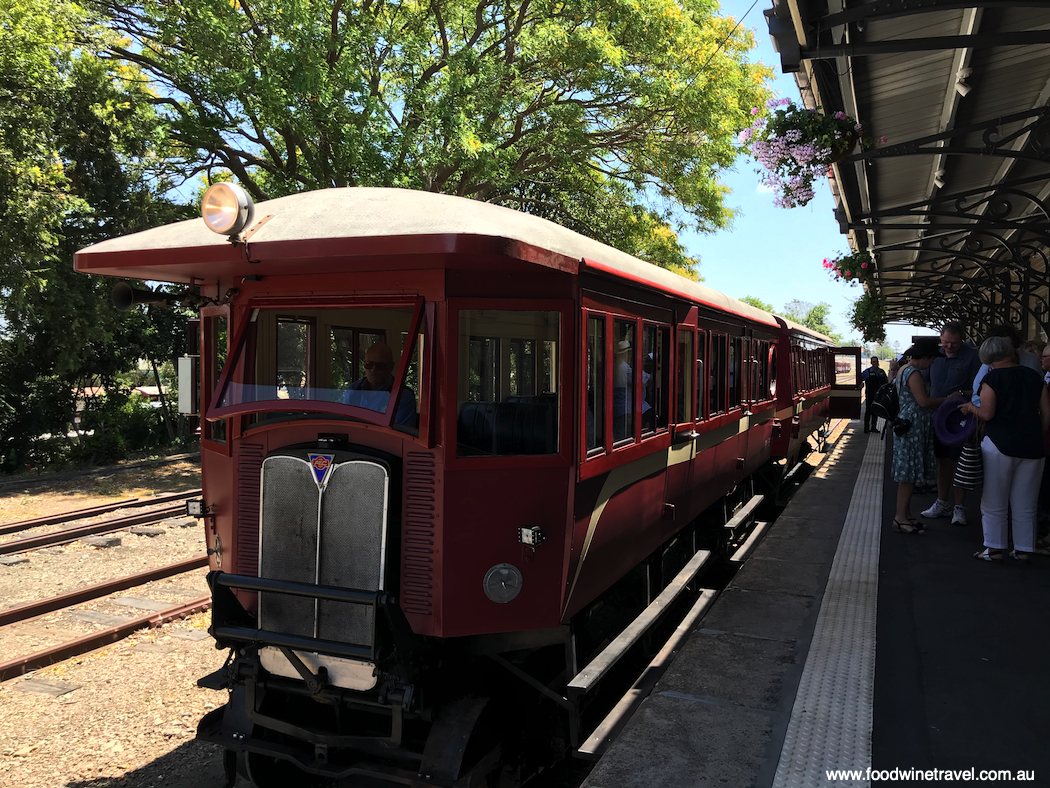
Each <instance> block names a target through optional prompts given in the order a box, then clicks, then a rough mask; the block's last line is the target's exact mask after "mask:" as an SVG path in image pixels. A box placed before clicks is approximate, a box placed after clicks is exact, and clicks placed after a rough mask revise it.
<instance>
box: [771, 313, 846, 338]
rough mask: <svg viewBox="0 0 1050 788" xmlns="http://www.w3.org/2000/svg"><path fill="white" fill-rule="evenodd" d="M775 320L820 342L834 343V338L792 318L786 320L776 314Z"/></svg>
mask: <svg viewBox="0 0 1050 788" xmlns="http://www.w3.org/2000/svg"><path fill="white" fill-rule="evenodd" d="M777 320H779V321H780V322H782V323H783V324H784V325H785V326H787V327H788V328H789V329H791V330H792V331H797V332H798V333H800V334H805V335H806V336H808V337H812V338H813V339H816V340H819V341H820V342H824V343H826V344H828V345H834V344H836V343H835V340H834V339H832V338H831V337H828V336H824V334H821V333H820V332H819V331H814V330H813V329H812V328H807V327H806V326H803V325H801V324H799V323H796V322H794V321H793V320H788V319H787V318H786V317H781V316H780V315H777Z"/></svg>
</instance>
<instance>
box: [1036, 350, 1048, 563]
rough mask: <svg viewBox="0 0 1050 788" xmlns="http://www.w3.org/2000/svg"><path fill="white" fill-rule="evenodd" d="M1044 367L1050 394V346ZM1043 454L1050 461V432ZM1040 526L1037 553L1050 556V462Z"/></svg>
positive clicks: (1041, 500) (1041, 499)
mask: <svg viewBox="0 0 1050 788" xmlns="http://www.w3.org/2000/svg"><path fill="white" fill-rule="evenodd" d="M1040 360H1041V361H1042V366H1043V388H1045V389H1047V391H1048V392H1050V344H1048V345H1046V346H1045V347H1044V348H1043V352H1042V353H1041V354H1040ZM1043 454H1045V455H1046V457H1047V458H1048V459H1050V431H1048V432H1044V433H1043ZM1038 513H1039V525H1038V526H1037V528H1038V533H1037V536H1036V540H1035V551H1036V552H1037V553H1039V554H1040V555H1050V462H1047V463H1044V464H1043V480H1042V483H1041V484H1040V485H1039V509H1038Z"/></svg>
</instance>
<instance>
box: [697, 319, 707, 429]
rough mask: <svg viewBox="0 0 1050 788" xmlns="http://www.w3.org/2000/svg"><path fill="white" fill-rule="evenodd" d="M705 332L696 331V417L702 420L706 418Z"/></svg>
mask: <svg viewBox="0 0 1050 788" xmlns="http://www.w3.org/2000/svg"><path fill="white" fill-rule="evenodd" d="M706 358H707V332H706V331H697V332H696V418H697V420H698V421H703V420H704V419H706V418H707V398H706V394H707V369H706V367H705V360H706Z"/></svg>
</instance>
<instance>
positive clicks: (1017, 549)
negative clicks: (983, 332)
mask: <svg viewBox="0 0 1050 788" xmlns="http://www.w3.org/2000/svg"><path fill="white" fill-rule="evenodd" d="M981 361H983V362H984V363H985V364H990V365H991V367H992V369H991V371H990V372H989V373H988V374H987V375H985V376H984V380H983V381H982V382H981V391H980V395H981V404H980V407H978V406H976V405H974V404H973V403H972V402H965V403H963V404H962V405H960V406H959V410H961V411H963V412H964V413H972V414H974V415H976V416H977V417H978V418H980V419H981V420H982V421H984V422H985V436H984V439H983V440H982V441H981V457H982V459H983V461H984V491H983V493H982V495H981V523H982V525H983V527H984V549H983V550H979V551H977V552H976V553H974V558H979V559H981V560H983V561H1001V560H1002V558H1003V554H1004V552H1005V551H1006V549H1007V548H1008V547H1009V531H1010V525H1009V524H1010V523H1011V522H1012V523H1013V536H1014V549H1013V550H1011V551H1010V556H1011V557H1012V558H1016V559H1018V560H1027V558H1028V556H1029V554H1031V553H1033V552H1035V532H1036V511H1037V508H1038V501H1039V483H1040V481H1041V479H1042V476H1043V466H1044V465H1045V464H1046V455H1045V453H1044V449H1043V434H1044V433H1045V432H1046V431H1047V429H1048V428H1050V393H1048V392H1047V390H1046V386H1045V385H1044V384H1043V382H1042V381H1041V380H1040V379H1039V375H1038V373H1036V372H1035V371H1033V370H1031V369H1029V368H1028V367H1022V366H1020V365H1019V364H1018V363H1017V350H1016V349H1015V348H1014V345H1013V343H1012V342H1011V341H1010V340H1009V339H1008V338H1007V337H989V338H988V339H986V340H985V341H984V343H983V344H982V345H981ZM1008 515H1009V516H1008Z"/></svg>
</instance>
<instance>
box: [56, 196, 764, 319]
mask: <svg viewBox="0 0 1050 788" xmlns="http://www.w3.org/2000/svg"><path fill="white" fill-rule="evenodd" d="M267 216H270V217H272V218H270V219H269V220H268V221H266V223H265V224H262V226H261V227H259V228H258V229H257V230H256V232H255V233H254V234H253V235H252V236H251V239H250V243H251V251H252V257H253V258H254V259H259V258H265V257H267V247H277V246H279V247H280V248H282V249H288V248H289V244H290V243H294V242H302V241H311V242H316V241H326V240H327V241H337V240H338V241H342V240H347V241H349V240H353V239H364V238H388V237H389V238H394V237H398V238H411V237H413V236H420V237H423V236H426V237H429V238H433V237H435V236H444V237H449V236H480V237H488V238H495V239H507V240H511V241H517V242H520V243H523V244H527V245H529V246H532V247H536V248H539V249H542V250H546V251H548V252H554V253H556V254H558V255H562V256H563V257H566V258H570V259H571V260H574V261H575V262H576V263H577V264H579V263H580V262H582V263H583V264H584V266H585V267H590V268H591V269H593V270H596V271H600V272H603V273H608V274H612V275H614V276H615V275H619V276H621V277H623V278H626V279H628V280H630V281H632V282H634V283H638V284H643V285H649V286H651V287H654V288H656V289H659V290H663V291H667V292H672V293H675V294H678V295H681V296H684V297H687V298H690V299H692V300H695V301H698V302H701V303H706V304H709V305H711V306H714V307H716V308H720V309H723V310H726V311H729V312H733V313H735V314H738V315H740V316H742V317H745V318H748V319H750V320H753V321H755V322H758V323H764V324H766V325H772V326H775V325H777V324H776V321H775V320H774V318H773V317H772V316H771V315H769V314H767V313H766V312H763V311H762V310H760V309H756V308H754V307H752V306H750V305H749V304H745V303H743V302H741V301H737V300H736V299H734V298H730V297H729V296H727V295H724V294H723V293H719V292H717V291H715V290H712V289H711V288H709V287H705V286H704V285H701V284H698V283H696V282H693V281H691V280H689V279H686V278H685V277H682V276H679V275H677V274H675V273H672V272H671V271H668V270H666V269H663V268H660V267H658V266H656V265H652V264H650V263H646V262H644V261H642V260H639V259H638V258H636V257H632V256H631V255H629V254H626V253H625V252H621V251H619V250H618V249H614V248H612V247H611V246H607V245H606V244H603V243H601V242H599V241H595V240H594V239H592V238H587V237H586V236H583V235H580V234H579V233H576V232H573V231H572V230H569V229H566V228H565V227H562V226H560V225H558V224H555V223H554V222H551V221H548V220H546V219H542V218H539V217H537V216H531V215H529V214H525V213H521V212H520V211H515V210H513V209H510V208H504V207H502V206H499V205H493V204H491V203H485V202H480V201H477V200H469V199H466V198H463V197H455V196H451V195H446V194H437V193H434V192H424V191H413V190H409V189H382V188H367V187H355V188H345V189H320V190H317V191H311V192H303V193H301V194H293V195H289V196H287V197H278V198H276V199H273V200H267V201H265V202H261V203H258V204H257V205H256V206H255V221H256V222H258V221H259V220H260V219H263V218H264V217H267ZM230 247H231V244H230V242H229V241H228V240H227V239H226V238H225V237H224V236H220V235H217V234H216V233H213V232H211V231H210V230H209V229H208V228H207V227H206V226H205V224H204V221H203V220H202V219H200V218H196V219H188V220H186V221H182V222H176V223H174V224H168V225H164V226H162V227H155V228H153V229H151V230H144V231H142V232H139V233H134V234H132V235H126V236H122V237H119V238H113V239H110V240H108V241H102V242H101V243H97V244H94V245H93V246H89V247H87V248H86V249H83V250H81V251H80V252H78V253H77V255H76V261H75V265H76V268H77V270H80V271H90V272H93V273H106V274H110V275H115V276H136V273H132V272H131V271H129V270H124V271H123V272H122V271H121V270H120V269H130V268H133V267H134V269H135V271H136V272H137V273H138V277H139V278H143V275H142V274H141V270H142V269H141V267H137V266H132V265H129V255H135V256H136V257H138V256H139V255H138V254H137V253H147V254H148V253H154V254H156V253H161V252H171V251H175V250H185V251H186V252H187V253H189V256H193V257H197V256H199V257H200V258H201V259H202V260H203V259H218V257H219V256H223V257H228V254H229V250H230ZM420 251H422V250H420ZM107 257H108V258H110V259H111V260H112V263H111V264H110V263H109V261H107V259H106V258H107ZM164 257H165V258H167V255H165V256H164ZM536 262H538V263H540V264H542V263H543V262H544V261H543V260H537V261H536ZM578 270H579V269H577V272H578ZM145 278H150V279H156V280H159V281H166V280H165V276H164V267H163V266H162V265H156V266H155V267H154V265H150V271H149V276H148V277H145ZM170 281H178V280H174V279H172V280H170Z"/></svg>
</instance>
